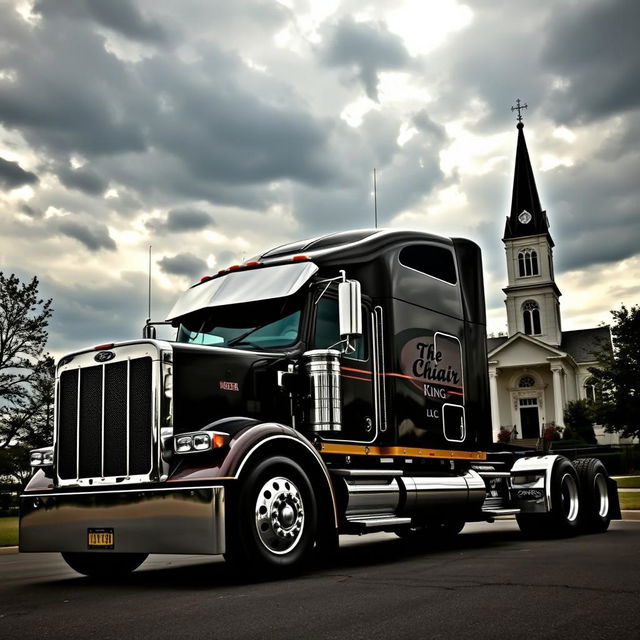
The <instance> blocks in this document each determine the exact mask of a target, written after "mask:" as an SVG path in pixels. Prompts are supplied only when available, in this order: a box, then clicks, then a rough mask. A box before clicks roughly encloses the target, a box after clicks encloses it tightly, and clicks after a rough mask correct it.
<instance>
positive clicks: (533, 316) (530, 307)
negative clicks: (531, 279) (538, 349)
mask: <svg viewBox="0 0 640 640" xmlns="http://www.w3.org/2000/svg"><path fill="white" fill-rule="evenodd" d="M522 317H523V320H524V332H525V333H526V334H527V335H528V336H539V335H540V334H541V333H542V327H541V324H540V307H539V306H538V303H537V302H535V300H527V301H526V302H525V303H524V304H523V305H522Z"/></svg>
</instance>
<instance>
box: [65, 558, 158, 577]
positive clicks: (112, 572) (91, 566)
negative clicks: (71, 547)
mask: <svg viewBox="0 0 640 640" xmlns="http://www.w3.org/2000/svg"><path fill="white" fill-rule="evenodd" d="M147 555H148V554H146V553H63V554H62V557H63V559H64V561H65V562H66V563H67V564H68V565H69V566H70V567H71V568H72V569H73V570H74V571H77V572H78V573H81V574H82V575H84V576H90V577H92V578H118V577H122V576H125V575H127V574H129V573H131V572H132V571H134V570H135V569H137V568H138V567H139V566H140V565H141V564H142V563H143V562H144V561H145V560H146V559H147Z"/></svg>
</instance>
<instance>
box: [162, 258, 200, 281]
mask: <svg viewBox="0 0 640 640" xmlns="http://www.w3.org/2000/svg"><path fill="white" fill-rule="evenodd" d="M158 265H160V268H161V269H162V270H163V271H164V272H165V273H169V274H171V275H175V276H185V277H187V278H189V279H190V280H197V279H198V278H199V277H201V276H203V275H206V274H207V272H208V271H209V269H208V267H207V263H206V262H205V261H204V260H201V259H200V258H197V257H196V256H194V255H193V254H191V253H179V254H178V255H175V256H172V257H169V256H165V257H164V258H162V259H161V260H158Z"/></svg>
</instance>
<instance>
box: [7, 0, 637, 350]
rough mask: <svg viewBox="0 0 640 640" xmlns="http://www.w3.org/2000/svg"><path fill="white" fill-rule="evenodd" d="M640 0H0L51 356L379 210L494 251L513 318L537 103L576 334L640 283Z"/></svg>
mask: <svg viewBox="0 0 640 640" xmlns="http://www.w3.org/2000/svg"><path fill="white" fill-rule="evenodd" d="M638 24H640V3H638V2H636V1H634V0H608V1H607V0H549V1H546V2H539V0H520V1H518V2H512V1H507V0H504V1H498V0H476V1H474V2H469V3H468V4H465V3H463V2H462V1H457V0H371V1H369V2H366V1H361V0H343V1H338V0H280V1H276V0H237V1H235V2H230V1H229V0H206V1H205V0H199V1H198V0H181V2H175V1H173V0H145V1H141V0H136V1H134V0H109V1H108V2H107V1H102V0H56V1H55V2H51V1H49V2H47V1H45V0H42V1H38V2H30V1H28V0H20V1H9V0H0V270H3V271H5V272H15V273H17V274H19V275H20V276H21V277H23V278H30V277H32V276H33V275H34V274H37V275H38V277H39V278H40V280H41V289H42V292H43V293H44V294H45V295H46V296H49V297H53V298H54V307H55V316H54V321H53V323H52V325H51V332H50V343H49V346H50V349H51V350H52V351H53V352H54V353H55V354H57V355H60V354H61V353H62V352H64V351H66V350H70V349H73V348H77V347H79V346H85V345H86V344H96V343H99V342H103V341H106V340H112V339H121V338H130V337H136V336H138V335H139V333H140V328H141V326H142V324H143V323H144V318H145V317H146V305H147V302H146V292H147V284H146V278H147V276H146V270H147V260H148V247H149V245H152V246H153V263H154V269H153V290H154V300H153V315H154V316H155V317H156V318H158V319H161V318H163V317H164V314H165V313H166V312H167V311H168V309H169V308H170V307H171V304H172V301H173V299H174V298H175V296H176V295H177V293H178V292H179V291H181V290H183V289H184V288H186V287H187V286H188V285H189V284H191V283H192V282H193V281H195V280H196V279H197V278H199V277H200V276H201V275H203V274H206V273H211V272H215V271H217V270H218V269H220V268H223V267H226V266H228V265H229V264H233V263H235V262H237V261H239V260H242V259H246V258H248V257H250V256H251V255H253V254H255V253H257V252H258V251H260V250H261V249H266V248H268V247H270V246H272V245H277V244H281V243H284V242H287V241H289V240H295V239H299V238H304V237H310V236H314V235H317V234H321V233H325V232H332V231H339V230H344V229H348V228H358V227H368V226H372V224H373V197H372V171H373V168H374V167H376V168H377V178H378V216H379V224H380V226H388V227H402V228H415V229H421V230H425V231H430V232H433V233H438V234H442V235H462V236H465V237H469V238H471V239H473V240H475V241H476V242H478V243H479V244H480V245H481V246H482V249H483V254H484V261H485V282H486V288H487V307H488V313H489V330H490V331H494V332H498V331H501V330H504V329H505V328H506V320H505V313H504V304H503V294H502V292H501V288H502V287H503V286H505V285H506V269H505V262H504V249H503V245H502V243H501V241H500V238H501V237H502V231H503V228H504V219H505V216H506V215H507V213H508V209H509V202H510V193H511V186H512V171H513V162H514V152H515V144H516V128H515V124H516V122H515V118H514V115H513V114H512V113H511V111H510V106H511V105H513V104H514V101H515V99H516V98H517V97H520V98H522V100H523V102H526V103H527V104H528V105H529V108H528V110H527V111H526V112H525V134H526V138H527V143H528V146H529V151H530V154H531V157H532V162H533V165H534V171H535V172H536V178H537V183H538V189H539V191H540V196H541V200H542V205H543V207H544V208H545V209H546V210H547V212H548V215H549V219H550V222H551V233H552V236H553V238H554V240H555V243H556V253H555V262H556V275H557V281H558V284H559V286H560V289H561V290H562V292H563V294H564V295H563V297H562V299H561V303H562V311H563V322H564V328H565V329H578V328H585V327H590V326H595V325H596V324H598V323H599V322H601V321H608V320H609V318H610V315H609V313H608V310H609V309H611V308H616V307H618V306H619V305H620V303H621V302H625V303H626V304H634V303H636V302H638V301H639V299H640V180H639V177H640V176H639V171H638V167H639V166H640V164H639V155H640V45H638V40H637V25H638Z"/></svg>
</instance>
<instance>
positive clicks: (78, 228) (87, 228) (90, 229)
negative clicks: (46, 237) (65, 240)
mask: <svg viewBox="0 0 640 640" xmlns="http://www.w3.org/2000/svg"><path fill="white" fill-rule="evenodd" d="M55 228H57V230H58V231H59V232H60V233H62V234H64V235H65V236H69V238H74V239H75V240H77V241H78V242H81V243H82V244H83V245H84V246H85V247H86V248H87V249H89V251H99V250H100V249H107V250H109V251H115V250H116V243H115V242H114V241H113V238H112V237H111V236H110V235H109V229H107V227H106V225H104V224H101V223H90V222H84V221H82V220H72V219H69V218H62V219H60V220H59V221H57V222H56V223H55Z"/></svg>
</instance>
